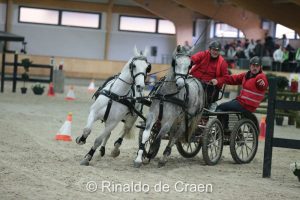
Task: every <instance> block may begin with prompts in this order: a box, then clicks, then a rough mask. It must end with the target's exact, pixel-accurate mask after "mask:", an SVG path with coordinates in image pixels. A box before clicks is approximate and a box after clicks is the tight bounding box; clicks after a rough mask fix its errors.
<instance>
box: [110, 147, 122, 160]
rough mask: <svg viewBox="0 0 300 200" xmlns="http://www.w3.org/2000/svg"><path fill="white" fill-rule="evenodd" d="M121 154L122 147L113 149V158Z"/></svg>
mask: <svg viewBox="0 0 300 200" xmlns="http://www.w3.org/2000/svg"><path fill="white" fill-rule="evenodd" d="M119 155H120V149H116V148H115V149H114V150H112V151H111V156H112V157H113V158H116V157H118V156H119Z"/></svg>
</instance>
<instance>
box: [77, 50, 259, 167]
mask: <svg viewBox="0 0 300 200" xmlns="http://www.w3.org/2000/svg"><path fill="white" fill-rule="evenodd" d="M134 50H135V51H134V52H135V57H133V58H132V59H130V60H129V61H128V63H127V64H126V65H125V66H124V68H123V70H122V72H121V73H120V74H119V75H118V76H116V77H114V78H112V79H111V81H109V82H107V83H106V84H104V86H103V87H101V88H99V94H98V95H100V96H99V98H97V97H96V101H95V103H94V104H93V105H92V106H91V109H90V114H89V117H88V122H87V125H86V127H85V128H84V129H83V134H82V135H81V136H79V137H77V138H76V143H77V144H80V145H81V144H85V142H86V139H87V137H88V135H89V134H90V133H91V127H92V124H93V123H94V121H96V120H97V119H102V121H104V122H105V129H104V130H103V131H102V133H101V134H100V136H99V137H98V138H96V140H95V143H94V146H93V147H92V148H91V149H90V151H89V152H88V154H86V156H85V157H84V159H83V160H82V161H81V162H80V164H81V165H89V162H90V161H91V159H92V157H93V155H94V153H95V151H96V149H97V148H98V147H99V146H100V153H101V154H100V155H101V156H104V154H105V144H106V142H107V140H108V138H109V136H110V134H111V131H112V130H113V129H114V127H115V126H116V125H117V124H118V122H119V121H121V120H123V121H124V128H123V130H122V134H121V137H120V138H119V139H118V140H117V141H116V142H115V143H114V150H113V151H112V156H113V157H116V156H118V155H119V154H120V150H119V147H120V146H121V144H122V140H123V137H124V136H125V135H126V134H128V133H130V130H131V128H132V126H133V124H134V123H135V120H136V119H137V117H138V116H140V117H141V118H142V119H143V120H144V121H142V122H141V123H140V125H138V126H137V127H138V128H140V133H139V150H138V153H137V157H136V159H135V160H134V166H135V167H140V166H141V164H142V163H143V161H145V160H148V161H150V160H151V159H153V158H154V157H155V156H156V155H157V153H158V150H159V147H160V143H161V140H162V139H167V140H169V142H168V145H167V147H166V149H165V150H164V153H163V158H162V159H160V161H159V163H158V166H159V167H161V166H164V165H165V164H166V162H167V158H168V157H169V155H170V154H171V149H172V146H174V145H176V147H177V149H178V151H179V153H180V154H181V155H182V156H183V157H186V158H191V157H194V156H196V155H197V154H198V153H199V151H200V149H201V148H202V154H203V158H204V161H205V162H206V164H208V165H215V164H217V163H218V161H219V160H220V158H221V155H222V151H223V146H224V145H226V144H229V145H230V152H231V155H232V157H233V159H234V160H235V161H236V162H237V163H248V162H251V160H252V159H253V158H254V156H255V154H256V151H257V146H258V123H257V119H256V117H255V116H254V115H252V116H251V117H250V118H249V117H248V118H245V117H244V116H243V114H242V113H239V112H210V111H209V110H208V109H206V107H207V106H205V104H206V103H205V102H206V100H205V99H206V95H205V91H204V89H203V86H202V84H201V83H200V82H199V80H198V79H196V78H194V77H192V76H189V70H190V69H191V67H192V62H191V58H190V54H191V51H188V52H186V51H185V50H184V49H183V48H182V47H181V46H180V45H179V46H177V48H176V49H175V51H174V53H173V61H172V67H171V68H170V69H169V72H168V73H167V75H166V76H165V78H164V79H163V80H161V81H159V82H158V83H157V85H156V86H155V87H154V88H153V91H152V92H151V93H150V95H149V96H148V97H145V96H142V88H143V87H144V84H145V77H146V76H147V73H148V72H150V69H151V65H150V63H148V61H147V58H146V56H145V55H146V53H145V54H143V53H142V52H140V53H139V52H138V51H137V49H136V48H135V49H134ZM109 80H110V79H109ZM223 93H224V89H223V91H222V92H221V94H222V95H221V98H222V96H223ZM149 99H150V100H149ZM112 104H114V106H112ZM143 105H150V109H149V112H148V115H147V119H146V118H145V117H144V116H143V115H142V113H141V111H142V108H143ZM111 110H112V111H111ZM138 110H140V112H139V111H138ZM163 110H165V111H166V112H163ZM224 114H228V115H230V124H233V125H232V127H231V129H230V131H229V132H225V133H224V132H223V127H222V124H221V122H220V121H219V119H218V117H219V116H222V115H224Z"/></svg>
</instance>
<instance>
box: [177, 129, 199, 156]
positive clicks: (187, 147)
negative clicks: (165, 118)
mask: <svg viewBox="0 0 300 200" xmlns="http://www.w3.org/2000/svg"><path fill="white" fill-rule="evenodd" d="M200 135H201V129H200V128H197V129H196V131H195V133H194V134H193V135H192V137H191V141H190V142H181V141H179V142H177V143H176V147H177V150H178V152H179V153H180V155H182V156H183V157H185V158H193V157H195V156H196V155H197V154H198V153H199V151H200V149H201V142H200Z"/></svg>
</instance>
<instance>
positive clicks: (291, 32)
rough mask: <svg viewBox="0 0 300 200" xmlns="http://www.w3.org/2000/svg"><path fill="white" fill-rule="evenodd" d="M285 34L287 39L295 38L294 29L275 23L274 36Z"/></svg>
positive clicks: (279, 36)
mask: <svg viewBox="0 0 300 200" xmlns="http://www.w3.org/2000/svg"><path fill="white" fill-rule="evenodd" d="M283 34H285V35H286V37H287V38H289V39H295V37H296V33H295V31H294V30H292V29H290V28H288V27H285V26H283V25H281V24H276V34H275V37H276V38H282V35H283Z"/></svg>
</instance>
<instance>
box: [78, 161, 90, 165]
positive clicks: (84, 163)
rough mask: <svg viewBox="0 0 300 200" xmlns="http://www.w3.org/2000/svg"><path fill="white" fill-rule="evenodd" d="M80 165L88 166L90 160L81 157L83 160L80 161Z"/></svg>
mask: <svg viewBox="0 0 300 200" xmlns="http://www.w3.org/2000/svg"><path fill="white" fill-rule="evenodd" d="M80 165H84V166H89V165H90V161H89V160H88V159H83V160H82V161H81V162H80Z"/></svg>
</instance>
